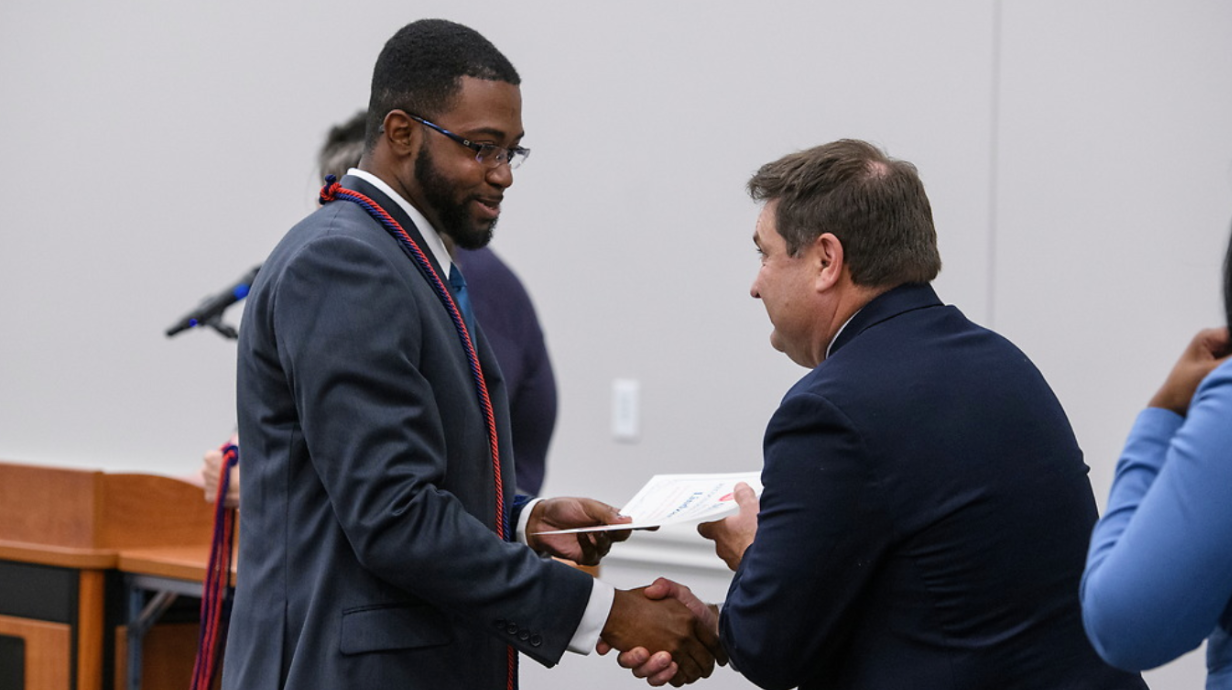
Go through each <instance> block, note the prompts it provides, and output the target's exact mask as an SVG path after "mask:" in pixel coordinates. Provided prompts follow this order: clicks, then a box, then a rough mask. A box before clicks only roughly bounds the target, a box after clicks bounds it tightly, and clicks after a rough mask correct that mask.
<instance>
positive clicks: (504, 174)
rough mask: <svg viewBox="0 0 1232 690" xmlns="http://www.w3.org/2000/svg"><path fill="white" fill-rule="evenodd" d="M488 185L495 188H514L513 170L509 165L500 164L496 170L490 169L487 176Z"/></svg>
mask: <svg viewBox="0 0 1232 690" xmlns="http://www.w3.org/2000/svg"><path fill="white" fill-rule="evenodd" d="M487 180H488V184H490V185H492V186H493V187H500V188H501V189H506V188H508V187H512V186H513V168H511V167H509V164H508V163H499V164H497V166H496V167H495V168H489V169H488V174H487Z"/></svg>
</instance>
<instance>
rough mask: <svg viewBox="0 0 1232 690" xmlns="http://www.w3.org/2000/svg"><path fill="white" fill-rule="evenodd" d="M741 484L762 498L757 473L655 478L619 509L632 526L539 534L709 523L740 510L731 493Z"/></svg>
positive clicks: (661, 476) (618, 525) (579, 528)
mask: <svg viewBox="0 0 1232 690" xmlns="http://www.w3.org/2000/svg"><path fill="white" fill-rule="evenodd" d="M740 482H744V483H745V484H748V485H749V486H751V487H752V488H753V491H754V492H756V493H757V495H758V496H760V495H761V490H762V486H761V473H760V472H730V473H726V474H656V475H655V476H653V477H651V478H650V481H648V482H646V485H645V486H643V487H642V488H641V489H640V490H639V491H638V492H637V494H635V495H634V496H633V498H631V499H630V500H629V502H628V503H626V504H625V507H624V508H621V509H620V514H621V515H625V516H627V517H631V518H633V522H631V523H629V522H624V523H620V524H616V525H599V526H597V527H578V528H576V529H563V530H556V531H552V532H539V534H572V533H574V532H606V531H612V530H622V529H647V528H650V527H662V526H664V525H676V524H684V523H689V522H710V521H712V520H719V519H721V518H724V517H727V516H728V515H731V514H734V513H735V512H736V511H737V510H739V506H738V505H736V498H735V496H734V495H733V492H734V491H735V490H736V484H739V483H740Z"/></svg>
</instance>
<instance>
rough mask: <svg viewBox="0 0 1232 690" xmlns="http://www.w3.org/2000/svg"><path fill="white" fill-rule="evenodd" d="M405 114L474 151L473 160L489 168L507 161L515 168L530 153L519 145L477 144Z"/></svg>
mask: <svg viewBox="0 0 1232 690" xmlns="http://www.w3.org/2000/svg"><path fill="white" fill-rule="evenodd" d="M406 116H407V117H409V118H411V119H412V120H414V121H416V122H418V123H420V124H422V125H425V126H427V127H431V128H432V129H435V130H436V131H438V132H440V133H441V134H444V135H445V136H447V137H449V138H450V139H453V140H454V141H456V142H458V143H459V144H461V145H463V146H465V147H466V148H468V149H470V150H472V151H474V152H475V160H476V161H478V162H480V163H482V164H483V165H486V166H487V167H489V168H495V167H497V166H499V165H500V164H501V163H508V164H509V167H510V168H516V167H518V166H519V165H522V163H523V162H524V161H525V160H526V158H527V156H529V155H530V149H527V148H522V147H521V146H514V147H513V148H509V149H507V148H505V147H503V146H497V145H496V144H478V143H475V142H473V141H471V140H470V139H467V138H465V137H460V136H458V135H457V134H454V133H453V132H451V131H449V130H447V129H445V128H444V127H441V126H440V125H437V124H433V123H431V122H428V121H427V120H425V119H423V118H422V117H417V116H415V115H412V114H410V113H407V114H406Z"/></svg>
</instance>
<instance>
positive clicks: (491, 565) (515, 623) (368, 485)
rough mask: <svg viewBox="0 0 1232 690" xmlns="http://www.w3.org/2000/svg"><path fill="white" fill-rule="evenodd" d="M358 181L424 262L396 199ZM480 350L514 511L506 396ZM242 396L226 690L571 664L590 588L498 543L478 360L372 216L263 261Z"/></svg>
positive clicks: (306, 228)
mask: <svg viewBox="0 0 1232 690" xmlns="http://www.w3.org/2000/svg"><path fill="white" fill-rule="evenodd" d="M343 185H344V186H345V187H347V188H349V189H354V190H356V191H359V192H361V193H363V194H365V195H367V196H368V197H370V198H372V199H373V200H375V201H376V202H377V203H378V204H380V205H381V206H382V207H383V208H384V209H385V211H386V212H388V213H389V214H390V215H392V216H393V217H394V218H395V219H397V220H398V221H399V222H400V223H401V224H402V226H403V227H404V228H405V229H406V230H407V232H408V233H410V234H411V236H412V237H413V238H415V239H416V241H417V242H419V243H420V246H421V247H425V248H426V245H424V244H423V241H422V238H421V237H420V235H419V233H418V231H417V230H416V229H415V227H414V225H413V224H412V222H411V220H410V219H409V218H407V217H406V215H405V214H404V213H402V211H401V210H400V209H399V208H398V207H397V205H396V204H395V203H393V201H392V200H390V199H389V198H388V197H386V196H385V195H384V194H382V193H381V192H380V191H379V190H377V189H375V188H374V187H372V186H371V185H368V184H367V183H365V182H364V181H363V180H359V179H357V178H353V177H346V178H344V179H343ZM425 251H426V249H425ZM429 256H430V253H429ZM434 268H435V269H436V270H437V271H438V273H439V274H440V275H441V276H442V277H443V276H444V275H445V274H444V273H440V270H441V269H440V267H439V266H434ZM476 339H477V341H478V351H479V356H480V360H481V365H482V368H483V370H484V373H485V375H486V378H487V383H488V387H489V389H490V393H491V399H492V403H493V406H494V408H495V412H496V421H497V427H498V438H500V454H501V458H502V461H503V462H502V466H503V471H502V474H503V477H504V488H505V493H506V494H507V495H506V496H505V503H506V504H507V505H510V504H512V503H513V498H514V497H513V487H514V471H513V462H512V451H511V450H510V445H509V443H508V438H509V422H508V409H507V404H506V401H505V390H504V383H503V381H502V379H501V375H500V371H499V369H498V367H497V366H496V364H495V360H494V358H493V357H492V352H491V348H490V347H489V346H488V344H487V342H486V341H485V340H484V338H483V335H482V333H479V334H477V338H476ZM237 394H238V408H239V409H238V413H239V417H238V418H239V434H240V438H241V440H242V444H243V446H242V447H243V454H242V455H243V457H242V464H243V472H242V473H241V477H242V479H241V481H242V492H243V496H244V507H243V512H242V515H241V519H240V556H239V566H238V567H239V580H238V582H237V587H236V597H235V604H234V612H233V614H232V619H231V628H230V634H229V639H228V642H227V649H226V655H225V663H224V673H223V687H224V688H227V689H229V690H255V689H258V688H283V687H287V688H330V689H333V688H392V687H398V688H434V689H439V688H466V689H467V690H471V689H475V688H503V687H505V678H506V673H507V667H508V654H507V645H513V646H514V647H515V648H517V649H518V650H520V651H521V652H522V653H524V654H527V655H529V656H531V657H532V658H534V659H535V660H536V661H539V662H540V663H543V664H546V665H552V664H554V663H555V662H556V661H558V660H559V658H560V656H561V654H562V653H563V652H564V650H565V647H566V645H567V644H568V641H569V639H570V638H571V636H572V635H573V632H574V631H575V629H576V627H577V624H578V622H579V620H580V619H581V616H582V613H583V611H584V609H585V607H586V603H587V601H588V598H589V595H590V590H591V582H590V577H589V576H588V575H586V574H585V573H582V572H580V571H577V570H575V569H572V568H569V567H567V566H563V565H560V564H559V563H555V562H553V561H551V560H548V559H544V558H541V557H539V556H537V555H536V554H534V553H533V552H532V551H531V550H529V549H527V548H526V547H524V546H521V545H518V544H513V543H509V542H506V541H503V540H502V539H501V538H500V536H498V535H497V534H495V533H494V531H493V530H494V528H495V522H496V507H495V506H496V491H495V487H494V478H493V474H494V473H493V467H492V459H491V455H490V451H489V446H488V439H487V435H486V433H485V422H484V416H483V413H482V411H481V409H480V406H479V403H478V398H477V395H476V390H475V385H474V381H473V378H472V374H471V371H470V369H469V367H468V364H467V359H466V355H465V351H464V350H463V347H462V345H461V342H460V340H459V338H458V335H457V333H456V331H455V330H454V326H453V323H452V321H451V320H450V318H449V316H448V314H447V312H446V310H445V308H444V307H443V306H442V304H441V302H440V300H439V298H438V297H437V296H436V295H435V294H434V293H433V292H432V290H431V288H430V287H429V284H428V282H427V280H426V279H425V277H424V276H423V275H422V274H421V273H420V271H419V270H418V269H417V268H416V266H415V265H414V264H413V263H412V261H411V260H410V259H409V258H408V257H407V256H406V255H405V254H404V253H403V251H402V250H401V248H400V247H399V246H398V244H397V243H396V241H395V240H394V239H393V238H392V237H391V236H389V234H388V233H387V232H386V231H385V230H384V229H383V228H382V227H381V226H380V225H378V224H377V222H376V221H374V220H373V219H372V218H371V217H370V216H369V215H368V214H367V212H365V211H364V210H363V209H362V208H360V207H359V206H358V205H356V204H354V203H351V202H349V201H343V200H338V201H335V202H332V203H330V204H328V205H326V206H325V207H323V208H321V209H320V210H318V211H317V212H316V213H314V214H312V215H311V216H309V217H308V218H307V219H305V220H304V221H302V222H301V223H300V224H298V225H297V226H295V227H294V228H292V229H291V231H290V232H289V233H288V234H287V236H286V237H285V238H284V239H283V240H282V242H281V243H280V244H279V245H278V246H277V248H275V249H274V251H273V253H272V254H271V255H270V257H269V259H268V260H267V261H266V262H265V263H264V265H263V266H262V269H261V272H260V274H259V275H258V277H257V280H256V283H255V284H254V285H253V288H252V292H251V294H250V295H249V296H248V305H247V308H246V313H245V316H244V323H243V329H242V332H241V335H240V342H239V366H238V391H237Z"/></svg>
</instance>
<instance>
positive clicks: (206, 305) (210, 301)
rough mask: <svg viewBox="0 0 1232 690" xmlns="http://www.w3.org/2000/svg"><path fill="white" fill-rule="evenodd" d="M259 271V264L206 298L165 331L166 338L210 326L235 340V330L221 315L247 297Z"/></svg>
mask: <svg viewBox="0 0 1232 690" xmlns="http://www.w3.org/2000/svg"><path fill="white" fill-rule="evenodd" d="M259 270H261V264H257V265H256V266H253V267H252V270H251V271H249V272H248V273H247V274H245V275H244V277H243V278H240V279H239V280H238V281H236V283H235V284H234V285H232V286H231V287H229V288H227V289H226V290H223V291H222V292H220V293H218V294H217V295H214V296H213V297H206V298H205V299H204V300H202V301H201V304H200V305H199V306H198V307H197V308H196V309H193V310H192V311H190V312H188V314H186V315H185V316H184V318H182V319H180V320H179V321H177V322H176V323H175V325H174V326H172V327H171V328H168V329H167V337H168V338H170V337H171V336H173V335H175V334H177V333H180V332H182V331H186V330H188V329H190V328H193V327H195V326H211V327H213V328H214V329H215V330H217V331H218V332H219V333H222V334H223V335H225V336H227V337H228V338H235V337H236V336H237V335H238V334H237V333H236V332H235V329H233V328H231V327H230V326H227V325H226V324H223V323H222V322H221V317H222V313H223V312H224V311H226V310H227V307H229V306H231V305H232V304H235V303H236V302H238V301H240V300H242V299H244V298H245V297H247V296H248V289H249V288H250V287H252V281H253V280H255V279H256V277H257V271H259Z"/></svg>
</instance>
